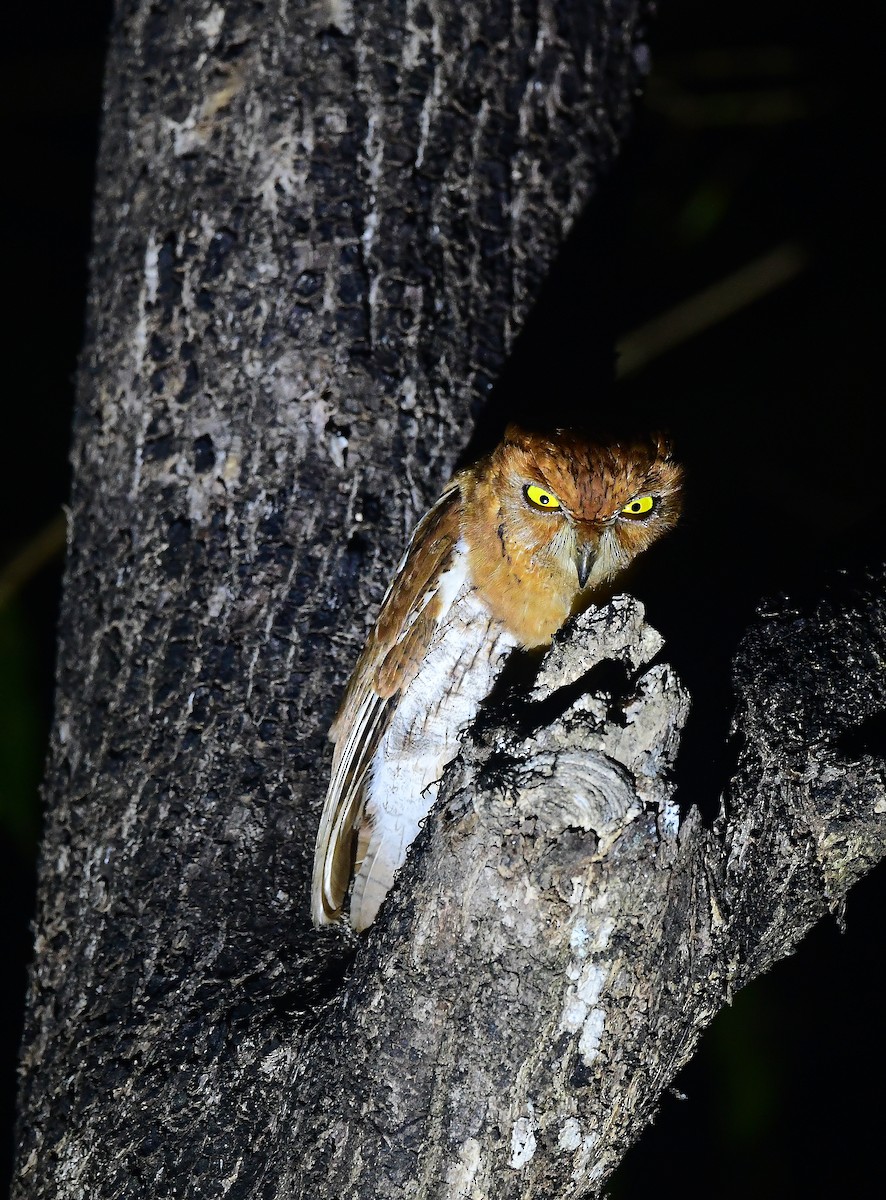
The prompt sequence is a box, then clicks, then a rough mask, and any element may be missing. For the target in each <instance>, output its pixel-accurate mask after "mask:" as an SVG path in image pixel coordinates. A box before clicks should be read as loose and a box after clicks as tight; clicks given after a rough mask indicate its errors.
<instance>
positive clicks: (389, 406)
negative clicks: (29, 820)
mask: <svg viewBox="0 0 886 1200" xmlns="http://www.w3.org/2000/svg"><path fill="white" fill-rule="evenodd" d="M645 9H646V5H645V3H644V2H643V0H605V2H601V3H598V4H588V3H586V2H584V0H582V2H575V0H558V2H555V0H538V2H537V3H534V2H531V3H523V2H522V0H513V2H512V3H503V2H500V0H491V2H490V3H488V4H483V5H479V4H478V5H475V4H465V3H461V2H459V0H429V2H427V3H425V2H421V0H408V2H407V0H375V2H370V0H367V2H366V3H361V4H359V5H358V4H352V3H350V2H349V0H317V2H313V3H304V2H303V3H287V2H286V0H279V2H278V3H273V4H262V3H245V2H243V0H231V2H230V3H227V4H224V5H222V4H220V3H212V2H211V0H205V2H202V3H200V2H197V0H191V2H189V3H179V4H171V3H159V2H156V0H153V2H149V0H120V3H119V4H118V7H117V12H116V17H115V21H114V27H113V31H112V37H111V46H110V54H109V66H108V81H107V90H106V101H105V112H104V134H103V145H102V151H101V161H100V165H99V184H98V197H97V204H96V214H95V232H94V237H95V249H94V255H93V264H92V270H93V283H92V296H91V301H90V306H89V312H88V320H87V336H86V349H85V352H84V357H83V363H82V369H81V380H80V389H79V400H78V411H77V417H76V429H75V442H74V450H73V463H74V484H73V493H72V498H71V504H70V550H69V559H68V565H67V571H66V583H65V598H64V603H63V609H62V615H61V620H60V657H59V674H58V696H57V714H56V722H55V728H54V732H53V738H52V745H51V751H50V760H49V766H48V774H47V782H46V788H45V794H46V806H47V822H46V831H45V841H44V849H43V857H42V865H41V877H40V891H39V899H38V919H37V935H36V951H35V962H34V968H33V972H32V980H31V988H30V996H29V1014H28V1024H27V1031H26V1039H25V1049H24V1053H23V1084H22V1096H21V1107H22V1121H21V1127H20V1135H21V1149H20V1157H19V1168H18V1176H17V1181H16V1184H15V1185H14V1194H15V1195H16V1196H20V1197H21V1196H28V1197H31V1198H34V1200H36V1198H39V1197H48V1196H53V1197H63V1196H71V1197H73V1196H78V1197H79V1196H82V1195H89V1196H94V1197H123V1196H152V1197H156V1196H162V1195H175V1196H183V1195H188V1196H215V1195H229V1196H254V1195H263V1196H265V1195H266V1196H284V1195H287V1194H288V1195H291V1194H292V1192H291V1190H287V1189H288V1188H289V1186H290V1185H289V1184H288V1182H287V1181H288V1180H289V1179H290V1177H292V1176H293V1173H294V1172H296V1171H297V1170H301V1169H302V1168H300V1167H297V1166H295V1165H294V1164H296V1163H297V1162H299V1161H301V1160H302V1159H303V1158H305V1156H307V1158H308V1159H310V1158H311V1155H312V1154H313V1159H312V1161H314V1162H318V1161H319V1158H318V1155H319V1154H320V1151H321V1150H322V1148H323V1146H328V1145H330V1143H329V1142H328V1137H329V1132H328V1131H327V1133H326V1134H322V1135H319V1136H320V1137H321V1141H320V1142H318V1144H317V1145H316V1146H315V1147H313V1148H312V1147H309V1146H306V1145H305V1144H304V1143H303V1142H301V1141H299V1140H296V1139H294V1138H293V1136H292V1124H291V1123H292V1120H293V1119H294V1107H293V1106H295V1105H297V1103H298V1094H299V1088H300V1086H301V1085H300V1084H299V1081H298V1072H299V1071H300V1070H302V1069H304V1067H305V1065H306V1064H304V1063H301V1064H300V1065H299V1063H300V1060H299V1057H298V1055H299V1047H301V1046H303V1045H304V1044H305V1043H304V1038H305V1037H306V1036H307V1034H306V1030H307V1028H309V1027H312V1026H313V1023H314V1021H315V1017H314V1010H315V1007H316V1005H317V1003H318V1001H319V1000H320V999H321V998H323V997H324V996H326V995H327V994H329V993H332V992H335V994H337V995H340V994H341V993H339V992H338V990H337V984H338V981H339V979H340V975H341V971H342V969H343V968H342V964H343V961H346V959H347V957H348V955H349V954H350V953H351V951H350V948H349V946H348V944H347V941H346V939H341V938H338V939H336V938H332V939H320V938H318V937H316V936H315V935H314V934H313V932H312V931H311V930H310V929H309V928H308V922H307V879H308V868H309V860H310V853H311V843H312V839H313V832H314V827H315V817H314V814H315V812H316V808H317V806H318V805H319V802H320V799H321V796H322V792H323V783H324V776H325V771H326V766H327V762H328V759H327V752H326V746H325V739H324V732H325V729H326V727H327V726H328V722H329V718H330V715H331V712H332V709H333V706H334V704H335V700H336V697H337V695H338V692H339V689H340V686H341V683H342V681H343V678H344V675H345V673H346V671H347V668H348V664H349V663H351V662H352V661H353V659H354V657H355V654H356V650H357V648H358V646H359V644H360V643H361V641H362V637H363V633H364V631H365V627H366V622H367V620H368V619H369V617H370V615H371V612H372V610H373V607H374V604H375V603H376V601H377V600H378V598H379V596H380V593H381V591H382V590H383V588H384V585H385V581H386V579H387V578H388V577H389V576H390V572H391V570H392V567H393V565H394V563H395V562H396V559H397V557H398V555H399V553H400V550H401V548H402V545H403V542H404V539H405V535H406V533H407V531H408V529H409V527H410V526H411V524H412V523H413V521H414V519H415V516H416V515H417V513H418V512H419V511H420V510H421V509H423V508H424V507H425V506H426V504H427V503H428V501H429V500H430V499H431V498H432V497H433V495H434V494H435V493H436V491H437V490H438V488H439V485H440V483H441V482H442V481H443V479H444V478H445V477H446V475H447V473H448V472H449V471H450V469H451V467H452V465H453V462H454V459H455V456H456V455H457V453H458V452H459V450H460V449H461V448H462V447H463V444H464V441H465V434H466V431H467V429H468V427H469V425H470V422H471V419H472V417H473V416H474V415H476V413H477V412H478V410H479V408H480V406H481V405H482V403H483V401H484V399H485V398H486V396H487V393H488V390H489V387H490V385H491V381H492V380H493V378H494V377H495V375H496V373H497V372H498V370H499V369H500V367H501V365H502V362H503V361H504V358H505V355H506V354H507V351H508V349H509V347H510V345H511V344H512V341H513V339H514V337H515V335H516V333H517V332H518V331H519V329H520V326H521V324H522V322H523V320H524V318H525V316H526V313H527V311H528V309H529V307H530V305H531V304H532V302H533V299H534V298H535V296H536V295H537V292H538V288H539V283H540V280H541V278H542V276H543V274H544V272H545V270H546V268H547V266H548V265H549V264H550V261H551V259H552V257H553V255H554V253H555V251H556V249H557V247H558V246H559V245H560V244H561V243H562V240H563V238H564V236H565V233H566V231H567V230H568V228H569V226H570V224H571V222H572V221H573V219H574V217H575V215H576V214H577V212H578V211H579V210H580V209H581V208H582V206H583V205H584V203H585V201H586V200H587V198H588V197H589V196H590V195H591V193H592V192H593V191H594V189H595V187H596V183H597V180H598V178H599V176H600V173H601V172H602V171H603V170H604V169H605V168H606V167H607V166H608V164H609V162H610V160H611V158H612V156H613V154H614V153H615V151H616V149H617V147H618V144H619V141H620V139H621V137H622V136H623V133H624V130H625V125H626V122H627V118H628V115H629V110H630V105H631V101H632V97H633V93H634V91H635V90H636V87H637V85H638V82H639V79H640V75H641V69H642V67H643V65H644V63H645V59H646V57H647V56H646V51H645V46H644V45H643V41H642V37H643V29H642V22H643V20H644V18H645V15H646V13H645ZM355 978H356V977H355ZM329 1048H330V1047H328V1048H327V1049H329ZM338 1053H339V1055H340V1056H341V1062H342V1063H345V1062H347V1061H348V1058H349V1055H350V1054H351V1049H350V1047H349V1045H348V1044H347V1043H341V1044H340V1045H339V1048H338ZM305 1094H307V1093H305ZM305 1129H306V1130H307V1125H306V1126H305ZM369 1131H370V1126H367V1133H368V1132H369ZM378 1133H379V1136H380V1137H381V1138H382V1142H383V1141H384V1137H385V1135H384V1132H383V1131H382V1130H379V1131H378ZM305 1136H307V1134H305ZM323 1138H326V1139H327V1140H326V1141H324V1140H323ZM321 1157H322V1156H321ZM305 1169H307V1168H305ZM304 1186H305V1187H308V1184H307V1183H306V1184H305V1185H304ZM313 1186H314V1185H313V1183H312V1184H311V1185H310V1187H311V1188H313ZM319 1186H320V1185H317V1187H318V1189H319ZM398 1186H399V1185H398ZM402 1186H403V1188H405V1189H406V1191H407V1192H408V1191H410V1189H411V1185H410V1184H409V1183H408V1182H403V1184H402ZM363 1192H364V1194H369V1193H367V1192H366V1190H365V1189H363ZM307 1194H316V1195H320V1194H321V1192H320V1191H319V1190H316V1191H315V1192H314V1193H311V1192H310V1191H309V1192H308V1193H307ZM371 1194H378V1195H382V1194H383V1193H382V1192H376V1191H375V1190H374V1189H372V1193H371Z"/></svg>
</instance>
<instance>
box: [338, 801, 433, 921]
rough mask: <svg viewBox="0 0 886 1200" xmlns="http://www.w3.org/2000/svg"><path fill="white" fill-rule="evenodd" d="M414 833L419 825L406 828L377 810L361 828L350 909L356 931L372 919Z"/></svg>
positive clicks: (399, 866) (385, 894) (404, 856)
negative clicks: (373, 816) (372, 817)
mask: <svg viewBox="0 0 886 1200" xmlns="http://www.w3.org/2000/svg"><path fill="white" fill-rule="evenodd" d="M417 833H418V825H414V826H410V827H409V828H406V826H405V825H404V824H403V822H402V821H398V822H397V823H396V824H395V823H394V822H392V821H391V819H390V817H388V816H387V814H386V813H378V814H376V816H375V818H374V819H373V820H371V821H367V822H366V823H365V824H364V825H363V826H362V828H361V829H360V832H359V834H358V838H357V859H356V863H355V867H356V869H357V874H356V876H355V878H354V890H353V891H352V892H351V912H350V918H351V926H352V928H354V929H355V930H356V931H357V932H358V933H361V932H362V931H363V930H364V929H367V928H368V927H369V926H370V925H371V924H372V922H373V921H374V920H375V918H376V916H377V914H378V910H379V908H381V903H382V901H383V900H384V898H385V896H387V894H388V892H389V891H390V890H391V885H392V884H393V882H394V876H395V875H396V873H397V871H399V869H400V868H401V867H402V866H403V863H404V861H405V859H406V851H407V849H408V848H409V844H410V842H412V840H413V839H414V838H415V836H416V835H417Z"/></svg>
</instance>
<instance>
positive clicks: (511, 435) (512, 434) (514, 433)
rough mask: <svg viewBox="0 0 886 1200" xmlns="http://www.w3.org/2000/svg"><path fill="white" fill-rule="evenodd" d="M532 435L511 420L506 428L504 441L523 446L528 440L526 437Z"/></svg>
mask: <svg viewBox="0 0 886 1200" xmlns="http://www.w3.org/2000/svg"><path fill="white" fill-rule="evenodd" d="M531 436H532V435H531V434H529V433H527V432H526V430H525V429H522V428H521V427H520V426H519V425H515V424H514V423H513V421H511V422H510V423H509V424H508V426H507V427H506V428H505V435H504V437H503V438H502V441H503V442H504V443H505V444H506V445H508V446H522V445H523V444H524V443H525V442H526V439H527V438H529V437H531Z"/></svg>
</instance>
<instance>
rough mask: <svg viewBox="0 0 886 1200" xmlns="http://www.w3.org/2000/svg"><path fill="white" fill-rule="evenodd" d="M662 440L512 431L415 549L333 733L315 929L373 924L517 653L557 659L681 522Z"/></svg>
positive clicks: (421, 529) (429, 520)
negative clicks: (467, 737) (557, 645)
mask: <svg viewBox="0 0 886 1200" xmlns="http://www.w3.org/2000/svg"><path fill="white" fill-rule="evenodd" d="M680 489H681V470H680V467H679V466H678V465H677V464H676V463H675V462H674V461H673V459H672V457H671V451H670V447H669V446H668V444H667V442H666V441H665V440H664V439H663V438H661V437H660V436H657V435H656V436H653V437H651V438H649V439H648V440H645V441H631V442H613V443H610V444H598V443H596V442H594V441H591V440H589V439H588V438H586V437H584V436H583V435H581V434H579V433H577V432H574V431H570V430H558V431H557V432H556V433H554V434H553V435H540V434H535V433H530V432H526V431H524V430H521V429H518V428H516V427H514V426H510V427H509V428H508V429H507V431H506V432H505V436H504V439H503V440H502V442H501V443H500V444H499V445H498V446H497V447H496V448H495V449H494V450H493V451H492V452H491V453H490V454H488V455H487V456H486V457H485V458H482V459H480V460H479V461H478V462H477V463H475V464H474V465H473V466H471V467H468V468H467V469H466V470H463V471H461V472H459V473H458V474H457V475H455V476H454V478H453V479H452V480H451V481H450V483H449V484H448V485H447V486H446V488H445V489H444V490H443V494H442V495H441V496H440V499H439V500H438V501H437V502H436V504H435V505H434V506H433V508H431V510H430V511H429V512H428V513H427V514H426V515H425V516H424V517H423V518H422V520H421V521H420V522H419V524H418V526H417V527H416V529H415V532H414V533H413V535H412V538H411V540H410V543H409V546H408V548H407V550H406V553H405V555H404V557H403V559H402V561H401V563H400V566H399V568H398V570H397V573H396V575H395V576H394V579H393V582H392V583H391V585H390V587H389V588H388V591H387V594H386V595H385V598H384V600H383V602H382V606H381V610H380V612H379V615H378V619H377V621H376V623H375V626H374V628H373V629H372V632H371V633H370V634H369V636H368V638H367V641H366V645H365V647H364V649H363V652H362V653H361V655H360V657H359V659H358V661H357V665H356V667H355V668H354V673H353V675H352V676H351V680H350V682H349V684H348V686H347V690H346V692H345V696H344V699H343V701H342V704H341V707H340V709H339V711H338V715H337V716H336V718H335V721H334V722H333V725H332V728H331V730H330V738H331V740H332V741H333V743H334V751H333V759H332V777H331V780H330V783H329V789H328V791H327V794H326V800H325V804H324V807H323V812H322V815H321V819H320V828H319V832H318V834H317V846H316V852H315V857H314V875H313V885H312V900H311V912H312V917H313V920H314V924H315V925H318V926H319V925H325V924H329V923H330V922H334V921H337V920H339V919H340V918H341V916H342V910H343V907H344V903H345V899H346V897H347V893H348V889H349V887H350V886H351V880H352V879H353V888H352V890H351V898H350V923H351V925H352V926H353V928H354V929H355V930H358V931H359V930H363V929H366V928H367V926H369V925H370V924H371V923H372V922H373V921H374V919H375V917H376V914H377V913H378V910H379V907H380V905H381V903H382V901H383V900H384V898H385V896H386V894H387V892H388V890H389V889H390V887H391V884H392V882H393V879H394V875H395V873H396V872H397V870H398V869H399V868H400V867H401V866H402V864H403V861H404V859H405V857H406V852H407V849H408V848H409V845H410V843H411V842H412V841H413V839H414V838H415V837H416V835H417V834H418V831H419V827H420V825H421V822H422V820H423V819H424V817H425V816H427V814H428V812H429V810H430V808H431V806H432V805H433V803H434V800H435V798H436V795H437V790H438V787H439V783H440V778H441V776H442V774H443V771H444V768H445V767H446V765H447V764H448V763H449V762H451V761H452V759H453V758H454V757H455V756H456V754H457V753H458V749H459V739H460V737H461V735H462V733H463V732H464V730H465V729H466V727H467V726H468V725H469V724H470V723H471V722H472V721H473V719H474V717H475V716H476V714H477V711H478V708H479V706H480V704H481V703H482V701H483V700H484V699H485V697H486V696H488V694H489V692H490V691H491V689H492V686H493V684H494V683H495V680H496V678H497V676H498V674H499V672H500V671H501V668H502V666H503V664H504V660H505V658H506V657H507V655H508V654H509V653H510V651H511V650H513V649H514V648H515V647H522V648H525V649H529V648H532V647H537V646H544V645H546V644H547V643H548V642H550V640H551V638H552V637H553V635H554V634H555V633H556V632H557V630H558V629H559V628H560V627H561V625H562V624H563V622H564V621H565V620H566V618H567V617H568V616H569V615H570V614H571V613H573V612H575V611H577V610H579V609H581V608H583V607H585V606H587V604H589V603H590V601H591V600H592V598H593V596H594V590H595V588H599V587H600V585H601V584H603V583H606V582H608V581H609V580H611V579H612V578H613V577H614V576H616V575H617V574H618V573H619V572H620V571H622V570H623V569H624V568H625V567H626V566H627V565H628V564H629V563H630V562H631V561H632V560H633V559H634V558H636V556H637V555H638V554H640V553H641V552H642V551H643V550H645V549H646V548H647V547H648V546H651V545H652V543H653V542H655V541H656V540H657V539H658V538H659V537H661V535H662V534H663V533H665V532H666V531H667V530H669V529H670V528H671V527H672V526H673V525H674V524H675V522H676V520H677V518H678V516H679V512H680Z"/></svg>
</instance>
